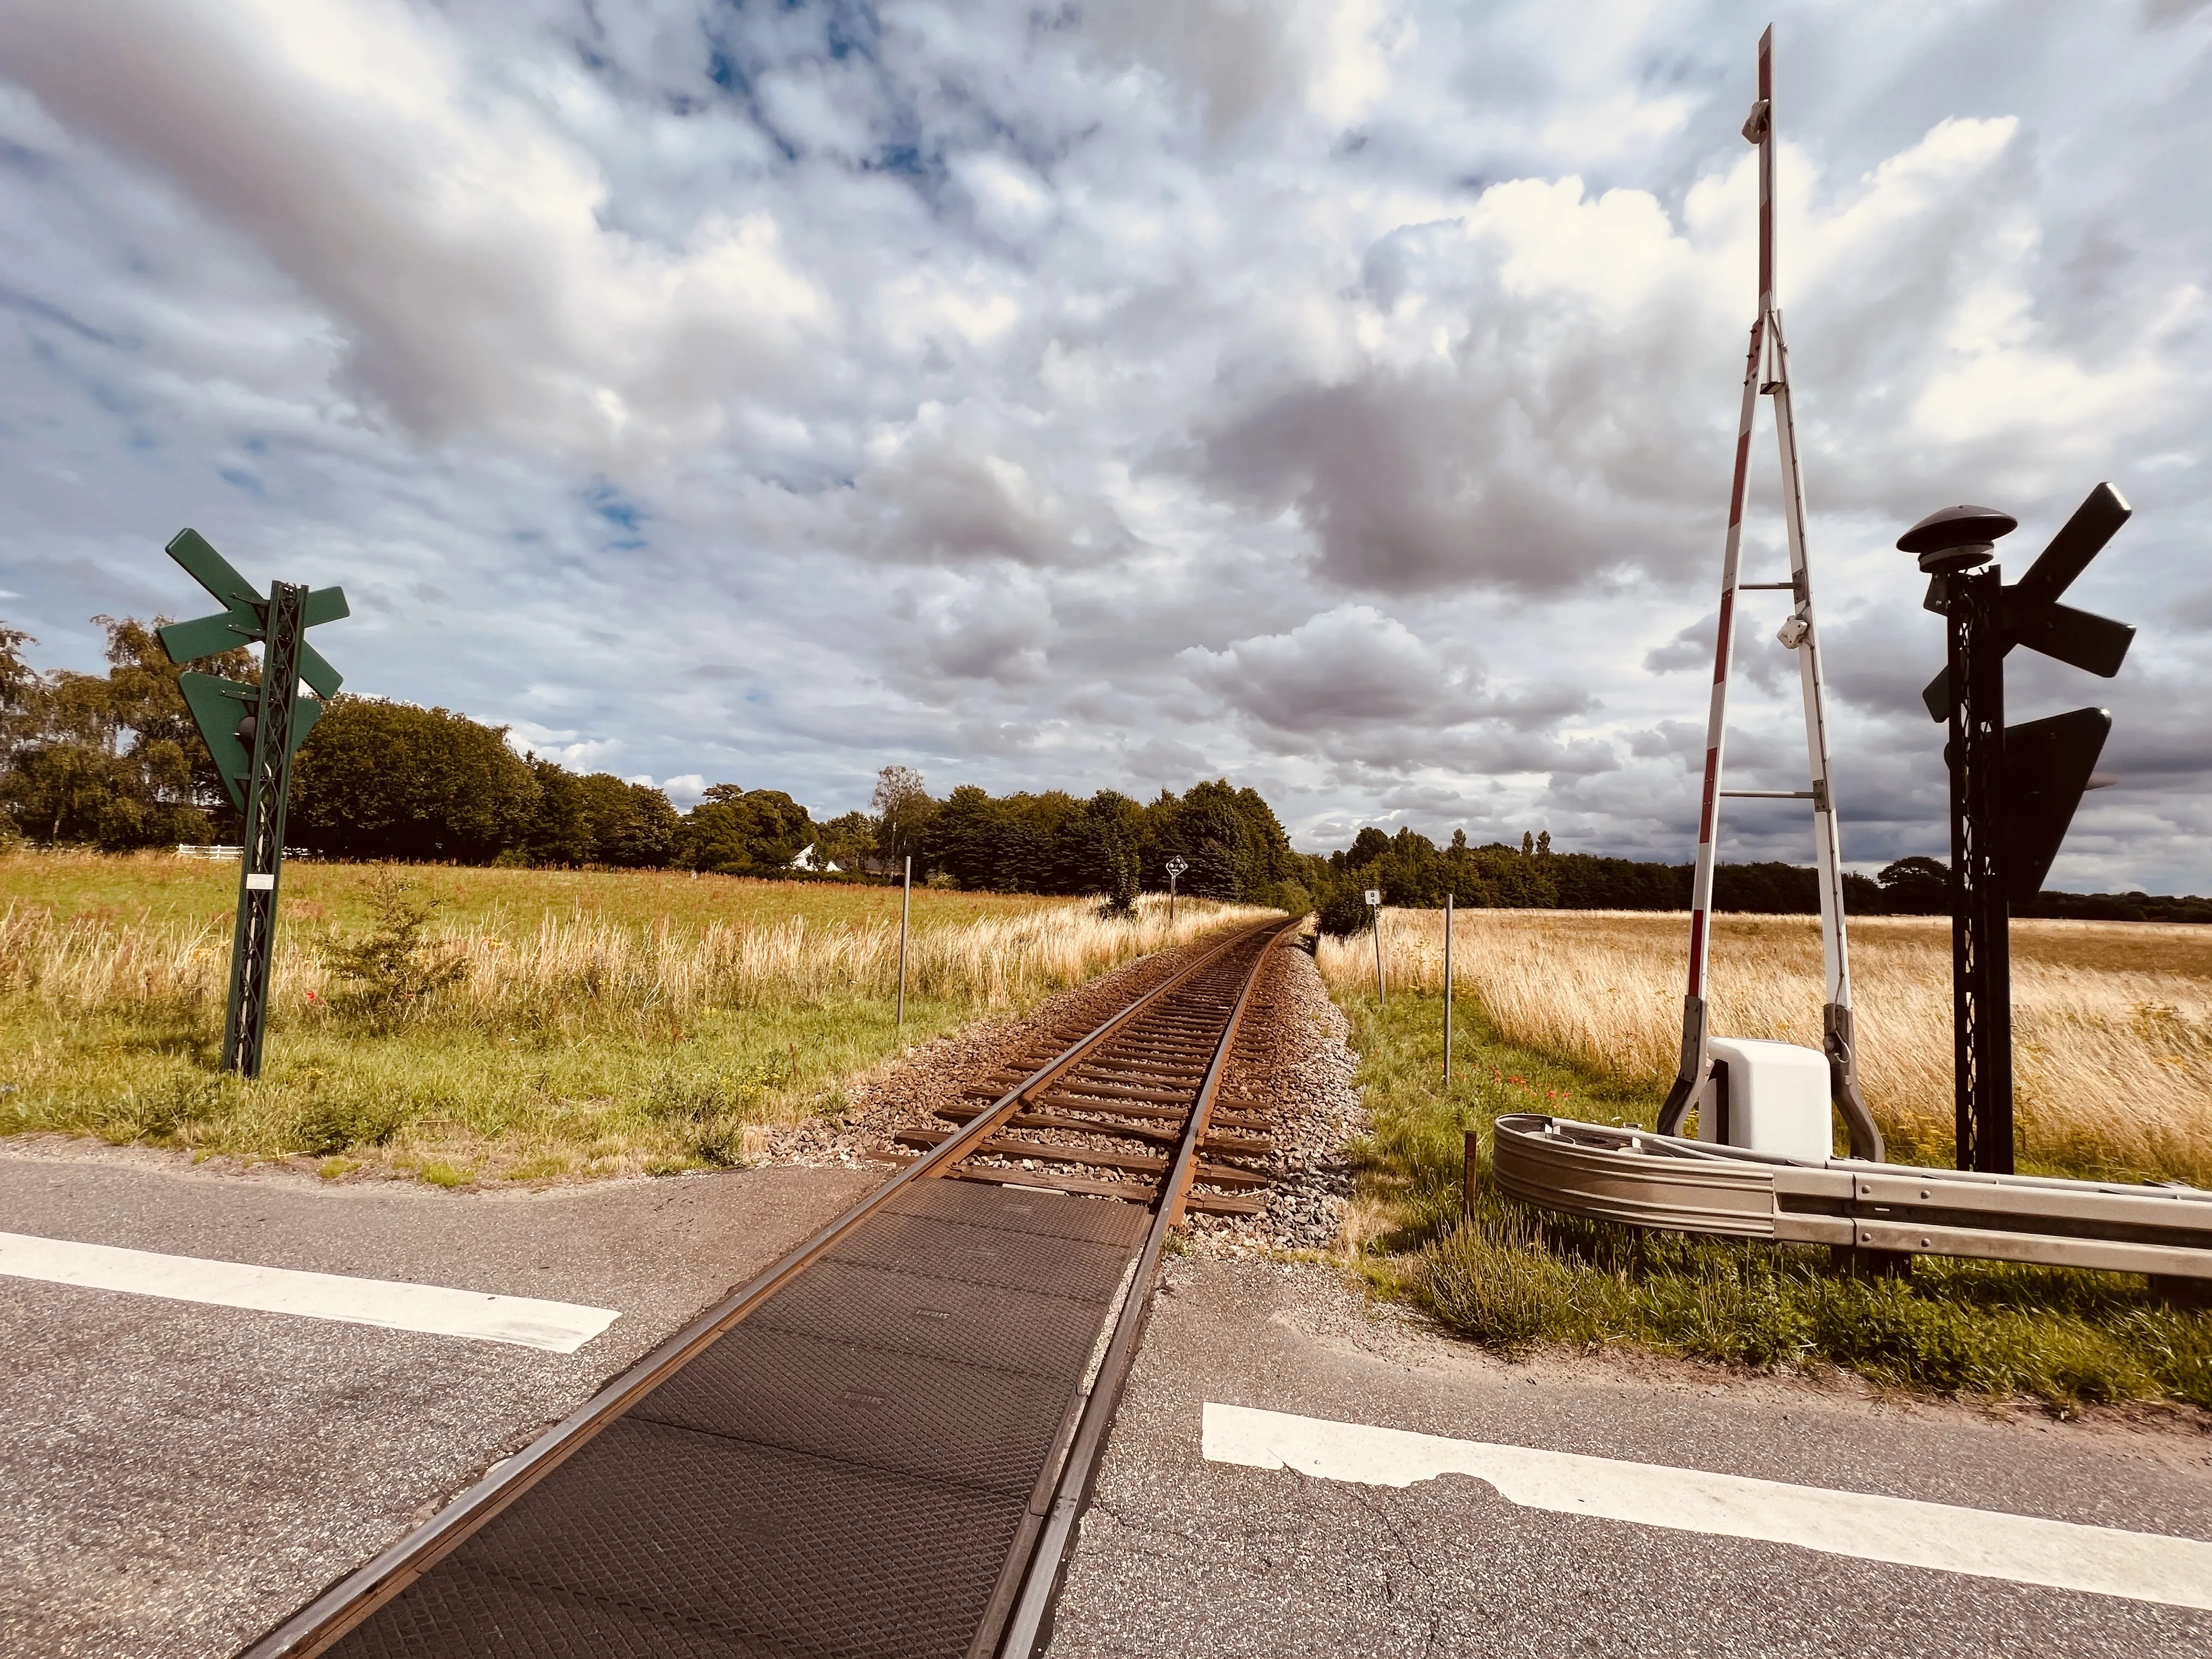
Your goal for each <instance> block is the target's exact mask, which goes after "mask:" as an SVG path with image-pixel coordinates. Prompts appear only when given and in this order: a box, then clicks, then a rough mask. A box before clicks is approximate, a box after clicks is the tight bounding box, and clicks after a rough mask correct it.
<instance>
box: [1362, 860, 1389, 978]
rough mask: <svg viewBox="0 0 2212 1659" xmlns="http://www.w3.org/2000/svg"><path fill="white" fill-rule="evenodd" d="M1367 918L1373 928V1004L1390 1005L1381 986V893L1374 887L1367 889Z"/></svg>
mask: <svg viewBox="0 0 2212 1659" xmlns="http://www.w3.org/2000/svg"><path fill="white" fill-rule="evenodd" d="M1367 920H1368V922H1369V924H1370V926H1371V927H1373V928H1374V929H1375V1006H1376V1007H1377V1008H1387V1007H1389V1006H1390V999H1389V993H1388V992H1386V991H1384V990H1383V895H1382V893H1381V892H1380V891H1379V890H1376V889H1375V888H1372V887H1370V888H1369V889H1368V890H1367Z"/></svg>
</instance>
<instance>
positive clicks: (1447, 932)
mask: <svg viewBox="0 0 2212 1659" xmlns="http://www.w3.org/2000/svg"><path fill="white" fill-rule="evenodd" d="M1453 897H1454V895H1453V894H1450V893H1446V894H1445V895H1444V1081H1445V1082H1446V1083H1449V1082H1450V1081H1451V1050H1452V1041H1451V1039H1452V1029H1451V1017H1452V1006H1451V1004H1452V982H1451V979H1452V975H1451V945H1452V940H1451V936H1452V899H1453Z"/></svg>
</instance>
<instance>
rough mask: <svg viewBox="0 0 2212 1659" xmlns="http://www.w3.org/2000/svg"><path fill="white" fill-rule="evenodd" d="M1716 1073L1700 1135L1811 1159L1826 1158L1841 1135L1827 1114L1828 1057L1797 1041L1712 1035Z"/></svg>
mask: <svg viewBox="0 0 2212 1659" xmlns="http://www.w3.org/2000/svg"><path fill="white" fill-rule="evenodd" d="M1705 1052H1706V1054H1708V1055H1709V1056H1710V1057H1711V1060H1712V1065H1713V1075H1712V1077H1711V1079H1709V1080H1708V1081H1707V1083H1706V1084H1705V1089H1704V1091H1703V1092H1702V1093H1700V1094H1699V1097H1698V1139H1700V1140H1707V1141H1711V1142H1712V1143H1714V1144H1715V1145H1717V1146H1741V1147H1744V1148H1746V1149H1747V1150H1749V1151H1751V1152H1771V1153H1773V1154H1775V1155H1776V1156H1778V1157H1781V1158H1797V1159H1800V1160H1802V1162H1805V1163H1808V1164H1826V1162H1827V1161H1828V1159H1829V1158H1831V1157H1832V1156H1833V1155H1834V1152H1835V1141H1834V1137H1833V1134H1832V1131H1831V1130H1830V1128H1829V1120H1828V1057H1827V1055H1826V1054H1822V1053H1821V1052H1820V1050H1819V1049H1818V1048H1799V1047H1798V1046H1797V1045H1796V1043H1794V1042H1757V1041H1754V1040H1753V1039H1750V1038H1747V1037H1713V1038H1711V1039H1709V1040H1708V1041H1707V1042H1706V1044H1705Z"/></svg>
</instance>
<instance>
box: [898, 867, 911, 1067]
mask: <svg viewBox="0 0 2212 1659" xmlns="http://www.w3.org/2000/svg"><path fill="white" fill-rule="evenodd" d="M913 914H914V854H911V853H908V854H907V855H906V880H905V884H903V885H902V887H901V888H900V889H899V995H898V1024H899V1029H900V1030H904V1029H905V1028H906V928H907V921H908V918H909V917H911V916H912V915H913Z"/></svg>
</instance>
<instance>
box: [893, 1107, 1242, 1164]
mask: <svg viewBox="0 0 2212 1659" xmlns="http://www.w3.org/2000/svg"><path fill="white" fill-rule="evenodd" d="M936 1115H938V1116H939V1117H941V1118H943V1119H944V1120H945V1121H946V1122H948V1123H967V1122H970V1121H973V1120H974V1119H975V1118H976V1117H977V1116H979V1115H980V1114H979V1113H977V1112H975V1111H974V1110H972V1109H969V1108H968V1107H965V1106H940V1107H939V1108H938V1109H937V1113H936ZM1006 1127H1008V1128H1010V1129H1071V1130H1073V1131H1075V1132H1076V1133H1079V1134H1087V1135H1110V1136H1117V1137H1119V1138H1120V1139H1123V1140H1144V1141H1150V1142H1151V1143H1152V1144H1153V1145H1155V1146H1178V1145H1180V1144H1181V1143H1182V1130H1181V1129H1179V1128H1178V1129H1163V1128H1158V1127H1155V1126H1153V1125H1152V1124H1149V1123H1144V1124H1138V1123H1101V1122H1099V1121H1097V1119H1096V1118H1085V1117H1063V1116H1061V1115H1059V1114H1058V1113H1056V1112H1019V1113H1017V1114H1016V1115H1014V1116H1012V1117H1010V1118H1008V1119H1007V1120H1006ZM1198 1149H1199V1151H1200V1152H1223V1153H1226V1154H1227V1155H1228V1156H1230V1157H1231V1158H1261V1157H1265V1156H1266V1155H1267V1153H1269V1152H1273V1151H1274V1150H1275V1143H1274V1142H1273V1141H1272V1140H1266V1139H1261V1138H1259V1137H1257V1136H1254V1135H1218V1134H1212V1133H1209V1134H1207V1136H1206V1139H1203V1140H1201V1141H1200V1142H1199V1143H1198Z"/></svg>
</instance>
